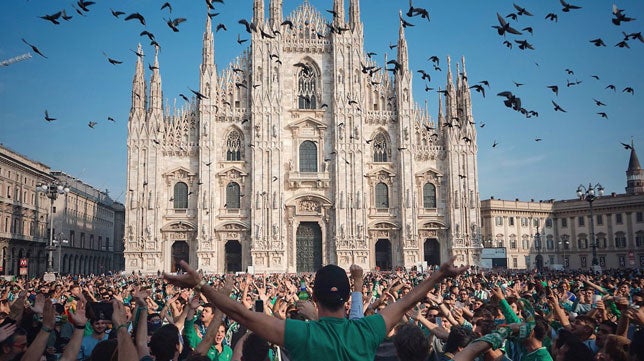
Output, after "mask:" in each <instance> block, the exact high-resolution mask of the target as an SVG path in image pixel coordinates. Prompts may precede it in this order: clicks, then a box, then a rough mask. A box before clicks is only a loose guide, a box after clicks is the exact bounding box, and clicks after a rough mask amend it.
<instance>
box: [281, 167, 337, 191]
mask: <svg viewBox="0 0 644 361" xmlns="http://www.w3.org/2000/svg"><path fill="white" fill-rule="evenodd" d="M287 176H288V184H289V186H290V187H291V188H293V189H297V188H319V189H326V188H329V183H330V177H329V173H328V172H298V171H291V172H288V174H287Z"/></svg>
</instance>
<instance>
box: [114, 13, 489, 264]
mask: <svg viewBox="0 0 644 361" xmlns="http://www.w3.org/2000/svg"><path fill="white" fill-rule="evenodd" d="M264 2H265V1H264V0H254V1H253V9H252V11H253V13H252V23H253V26H254V27H256V28H257V29H260V30H263V33H265V34H268V35H269V36H264V35H262V31H257V32H255V31H253V32H252V33H251V34H250V41H249V43H250V46H249V48H248V49H247V50H246V51H244V52H243V53H242V54H241V55H240V56H239V57H238V58H237V59H236V60H234V61H233V62H232V63H231V64H228V65H227V66H225V67H224V68H223V69H222V70H221V71H218V69H217V67H216V65H215V62H214V54H215V45H214V44H215V41H214V33H213V29H212V24H211V20H210V18H209V17H208V16H206V14H205V13H204V15H203V18H204V20H205V23H206V26H205V32H204V35H203V54H202V63H201V66H200V68H199V73H200V85H199V88H198V89H199V94H198V96H197V98H193V99H192V100H190V101H188V102H185V103H182V104H183V105H182V106H180V107H179V108H177V109H174V108H171V107H170V106H169V105H168V103H170V102H166V103H164V98H163V94H162V86H161V69H163V65H162V64H161V63H160V61H159V60H160V59H159V57H158V53H157V54H155V55H154V67H153V70H152V71H151V73H152V74H151V76H150V82H149V83H146V82H145V66H144V61H143V59H141V58H139V59H138V62H137V65H136V70H135V75H134V80H133V84H132V107H131V110H130V118H129V125H128V127H129V128H128V140H127V145H128V175H127V185H128V187H127V188H128V192H127V197H126V204H125V207H126V222H125V227H126V230H125V252H124V254H125V260H126V270H127V271H134V270H142V271H143V272H145V273H154V272H157V270H165V271H175V270H176V264H175V261H176V260H178V259H183V260H186V261H188V263H190V264H191V265H192V266H193V267H196V268H198V269H202V270H204V271H209V272H224V271H241V270H246V269H247V267H248V266H253V267H254V269H255V270H256V271H268V272H273V271H275V272H283V271H287V272H296V271H315V270H316V269H317V268H319V267H320V266H321V265H323V264H327V263H335V264H338V265H340V266H342V267H348V266H349V265H350V264H352V263H357V264H359V265H361V266H362V267H364V268H367V269H373V268H375V267H380V268H381V269H391V268H393V267H396V266H407V267H410V266H413V265H416V264H417V263H419V262H423V261H427V262H428V263H429V264H438V263H440V262H441V261H444V260H445V259H446V258H447V257H448V256H449V255H451V254H458V255H459V261H460V262H463V263H466V262H469V263H472V262H476V261H478V259H477V257H478V251H479V249H480V247H479V246H478V242H479V239H480V224H479V219H480V213H479V199H480V198H479V192H478V175H477V163H476V162H477V161H476V155H477V145H476V126H475V125H474V119H473V116H472V107H471V98H470V91H469V86H468V82H467V75H466V69H465V63H464V60H463V61H461V63H460V64H457V65H456V71H455V73H454V74H455V77H454V78H452V66H453V65H452V64H450V62H449V58H448V59H447V66H446V67H445V70H446V72H447V80H446V85H445V87H444V89H445V91H444V95H443V96H442V97H441V100H440V101H439V109H438V117H437V120H434V119H432V118H431V117H430V116H429V112H428V110H427V109H425V107H421V106H419V105H418V104H417V103H416V102H415V101H414V99H413V96H412V76H413V75H414V74H416V72H415V71H414V70H412V69H410V68H409V62H408V52H407V42H406V39H405V31H404V28H403V27H402V26H401V27H400V30H399V34H398V44H397V55H396V57H395V59H391V61H389V62H387V63H386V64H378V63H377V62H376V61H375V60H372V59H371V58H370V57H369V56H367V52H366V51H365V49H364V39H363V24H362V22H361V20H360V4H359V1H358V0H350V1H349V6H348V14H347V13H346V12H345V3H344V1H342V0H335V1H334V5H333V9H334V11H335V14H337V16H333V17H331V16H327V15H328V13H327V12H326V11H324V10H322V12H321V11H320V10H318V9H316V8H314V7H313V6H312V5H311V4H310V3H309V2H308V1H303V4H302V5H301V6H299V7H298V8H297V9H296V10H295V11H293V13H291V14H290V15H288V16H287V17H286V18H284V16H283V13H282V0H270V2H269V5H268V6H269V9H268V14H270V15H269V17H268V18H265V15H264V14H265V11H264V9H265V8H264V6H265V3H264ZM347 15H348V16H347ZM284 20H290V22H292V24H293V26H292V27H290V26H286V25H283V26H281V25H280V24H282V23H283V21H284ZM270 29H274V30H279V31H271V30H270ZM138 51H139V52H141V47H139V50H138ZM387 68H389V69H387Z"/></svg>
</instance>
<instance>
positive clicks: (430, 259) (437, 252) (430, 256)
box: [423, 238, 441, 266]
mask: <svg viewBox="0 0 644 361" xmlns="http://www.w3.org/2000/svg"><path fill="white" fill-rule="evenodd" d="M423 248H424V249H425V257H424V259H425V262H427V265H428V266H435V265H440V264H441V246H440V245H439V244H438V240H437V239H436V238H431V239H427V240H425V244H424V247H423Z"/></svg>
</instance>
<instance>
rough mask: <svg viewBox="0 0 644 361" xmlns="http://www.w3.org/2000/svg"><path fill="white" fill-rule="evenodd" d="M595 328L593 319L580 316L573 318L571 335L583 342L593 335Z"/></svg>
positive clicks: (595, 323)
mask: <svg viewBox="0 0 644 361" xmlns="http://www.w3.org/2000/svg"><path fill="white" fill-rule="evenodd" d="M596 326H597V321H595V319H594V318H592V317H588V316H586V315H580V316H577V317H576V318H575V321H574V322H573V324H572V333H574V334H575V335H577V336H578V337H579V339H580V340H582V341H584V340H587V339H588V338H589V337H590V336H592V335H593V333H595V327H596Z"/></svg>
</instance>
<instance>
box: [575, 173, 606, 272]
mask: <svg viewBox="0 0 644 361" xmlns="http://www.w3.org/2000/svg"><path fill="white" fill-rule="evenodd" d="M595 192H597V195H595ZM603 195H604V187H602V185H601V184H599V183H597V184H595V185H592V184H590V183H589V184H588V187H585V186H584V185H583V184H580V185H579V187H577V197H579V198H580V199H583V200H585V201H586V202H588V204H589V205H590V246H591V247H592V249H593V263H592V265H593V266H597V265H598V264H599V261H598V260H597V243H596V242H595V216H594V214H593V202H594V201H595V200H596V199H597V198H599V197H601V196H603Z"/></svg>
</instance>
